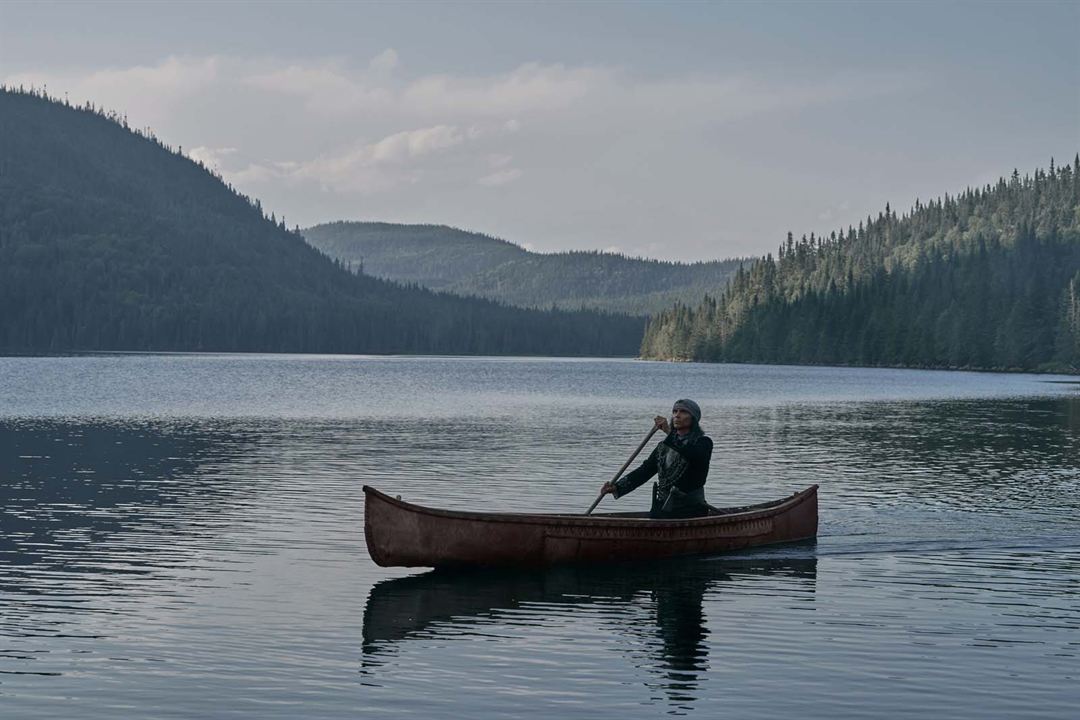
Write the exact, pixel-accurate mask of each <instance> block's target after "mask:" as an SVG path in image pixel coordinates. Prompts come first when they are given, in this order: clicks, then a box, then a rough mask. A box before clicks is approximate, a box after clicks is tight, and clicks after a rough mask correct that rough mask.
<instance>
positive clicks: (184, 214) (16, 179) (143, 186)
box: [0, 89, 643, 355]
mask: <svg viewBox="0 0 1080 720" xmlns="http://www.w3.org/2000/svg"><path fill="white" fill-rule="evenodd" d="M642 328H643V322H642V321H641V320H640V319H638V318H631V317H628V316H616V315H609V314H602V313H595V312H538V311H526V310H521V309H518V308H511V307H505V306H501V305H498V304H496V303H492V302H488V301H483V300H477V299H465V298H460V297H456V296H452V295H446V294H437V293H433V292H429V291H425V290H420V289H416V288H406V287H402V286H399V285H396V284H392V283H388V282H384V281H381V280H378V279H375V278H372V277H367V276H357V275H355V274H353V273H350V272H349V271H348V270H347V269H346V268H344V267H342V266H341V264H340V263H337V262H335V261H334V260H332V259H330V258H328V257H327V256H325V255H323V254H321V253H319V252H318V251H317V250H315V249H313V248H312V247H311V246H310V245H308V244H307V243H305V242H304V241H303V238H302V237H301V236H300V234H299V232H298V231H290V230H287V229H286V226H285V222H284V219H282V220H280V221H279V220H277V219H276V218H275V217H274V216H273V215H271V216H269V217H266V216H265V215H264V213H263V211H262V209H261V207H260V206H259V203H258V202H257V201H252V200H250V199H248V198H246V197H244V196H242V195H240V194H239V193H237V192H235V191H233V190H232V189H231V188H230V187H228V186H226V185H225V184H224V183H223V182H222V181H221V180H220V179H219V178H218V177H215V176H214V175H213V174H211V173H210V172H208V171H207V170H206V169H204V168H203V167H202V166H201V165H199V164H197V163H195V162H193V161H192V160H190V159H188V158H186V157H184V156H183V154H182V153H181V152H180V149H179V148H177V150H176V151H173V150H172V149H171V148H169V147H167V146H165V145H163V144H162V143H161V142H159V141H158V140H157V139H156V138H154V137H153V135H152V133H150V132H149V131H139V132H137V131H133V130H131V129H129V128H128V127H127V122H126V120H125V119H124V118H122V117H119V116H116V115H115V114H104V113H102V112H100V111H98V110H95V109H94V108H92V107H89V106H88V107H81V108H79V107H71V106H68V105H67V104H66V103H63V102H59V101H57V100H52V99H48V98H46V97H43V96H42V95H41V94H40V93H37V92H23V91H22V90H10V89H0V352H3V353H24V352H29V353H40V352H63V351H83V350H213V351H282V352H345V353H455V354H473V353H484V354H529V355H537V354H542V355H634V354H636V352H637V348H638V345H639V343H640V339H641V331H642Z"/></svg>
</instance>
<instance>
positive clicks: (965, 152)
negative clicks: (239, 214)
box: [0, 0, 1080, 260]
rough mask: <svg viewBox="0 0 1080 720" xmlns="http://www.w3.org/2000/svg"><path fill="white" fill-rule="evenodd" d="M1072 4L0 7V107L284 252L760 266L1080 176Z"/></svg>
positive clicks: (1077, 6)
mask: <svg viewBox="0 0 1080 720" xmlns="http://www.w3.org/2000/svg"><path fill="white" fill-rule="evenodd" d="M1078 32H1080V3H1077V2H1037V1H1031V0H1029V1H1028V2H1023V3H1004V2H996V3H993V2H982V3H943V2H930V3H918V2H904V3H895V4H889V3H883V2H873V3H862V4H853V3H814V2H798V3H774V4H761V3H753V4H751V3H714V4H703V3H686V4H679V3H670V2H668V3H663V4H660V3H602V2H593V3H579V4H571V3H566V4H561V3H546V4H543V5H525V4H521V3H512V4H511V3H507V4H447V3H438V4H423V3H397V4H360V3H349V4H346V3H318V2H304V3H239V2H230V3H205V4H199V3H193V2H184V3H153V4H151V3H146V4H141V5H139V4H134V3H95V2H86V1H84V2H78V3H73V4H65V3H46V2H35V3H27V4H22V3H14V2H11V1H10V0H7V1H0V80H3V81H4V82H7V83H8V84H12V83H14V84H18V83H27V84H30V83H33V84H37V85H39V86H40V85H42V84H47V86H48V90H49V92H50V93H51V94H53V95H58V96H64V95H65V94H67V96H68V97H69V98H70V99H71V100H72V101H76V102H80V103H81V102H82V101H84V100H91V101H93V102H94V103H95V104H98V105H104V106H105V107H107V108H111V109H115V110H118V111H120V112H123V113H126V114H127V116H128V119H129V121H130V122H131V124H133V125H135V126H137V127H146V126H149V127H152V128H153V129H154V131H155V132H156V133H157V135H158V136H159V137H160V138H161V139H162V140H163V141H165V142H166V143H169V144H171V145H173V146H176V145H180V146H182V147H183V149H184V152H185V153H187V154H189V155H191V156H192V157H197V158H199V159H201V160H203V161H204V162H206V163H207V164H209V165H212V166H214V167H216V168H218V169H219V170H220V171H221V173H222V174H223V175H224V176H225V178H226V179H227V180H229V181H230V182H232V183H233V184H234V185H236V186H237V187H238V188H239V189H240V190H241V191H242V192H244V193H246V194H249V195H253V196H255V197H258V198H260V200H261V201H262V204H263V207H264V208H267V209H268V210H273V211H274V212H275V213H276V214H277V215H278V216H279V217H280V216H281V215H285V217H286V219H287V221H288V223H289V225H290V226H291V225H293V224H296V223H298V224H300V225H301V226H306V225H310V224H314V223H318V222H324V221H331V220H339V219H360V220H387V221H394V222H425V223H442V224H448V225H454V226H457V227H462V228H467V229H471V230H478V231H482V232H485V233H488V234H492V235H496V236H499V237H503V238H506V239H508V240H510V241H513V242H516V243H519V244H522V245H525V246H526V247H529V248H531V249H535V250H540V251H553V250H567V249H610V250H617V251H619V252H624V253H628V254H631V255H644V256H648V257H658V258H665V259H677V260H699V259H713V258H721V257H729V256H734V255H744V254H759V253H763V252H767V251H770V250H774V249H775V247H776V246H777V245H778V244H779V243H780V242H781V240H782V239H783V237H784V235H785V234H786V233H787V231H789V230H791V231H792V232H794V233H795V234H796V235H801V234H803V233H809V232H811V231H813V232H817V233H822V232H825V233H827V232H829V231H830V230H834V229H837V228H840V227H846V226H847V225H848V224H857V223H858V222H859V220H860V219H862V218H865V217H866V215H867V214H869V213H873V214H874V215H876V214H877V213H878V212H879V211H880V210H882V209H883V208H884V206H885V203H886V202H890V203H892V205H893V207H894V208H895V209H898V210H901V211H903V210H904V209H906V208H908V207H910V205H911V204H912V203H913V202H914V200H915V198H916V197H920V198H923V199H926V198H930V197H937V196H940V195H941V194H942V193H944V192H949V193H953V192H956V191H958V190H962V189H963V188H964V187H966V186H968V185H977V184H983V183H986V182H992V181H993V180H995V179H996V178H997V177H998V176H1000V175H1005V174H1008V173H1009V172H1011V171H1012V169H1013V168H1019V169H1020V171H1021V172H1022V173H1023V172H1028V171H1031V170H1033V169H1034V168H1035V167H1045V166H1046V165H1047V164H1048V163H1049V161H1050V158H1051V157H1054V158H1056V159H1057V160H1058V161H1059V162H1062V161H1066V160H1071V159H1072V157H1073V155H1074V154H1075V153H1076V152H1077V150H1080V49H1078V48H1080V43H1078V41H1077V37H1078Z"/></svg>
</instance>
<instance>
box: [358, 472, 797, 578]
mask: <svg viewBox="0 0 1080 720" xmlns="http://www.w3.org/2000/svg"><path fill="white" fill-rule="evenodd" d="M364 493H365V496H366V498H365V503H364V519H365V526H364V537H365V539H366V541H367V546H368V552H369V553H370V554H371V558H372V559H373V560H374V561H375V562H376V563H377V564H378V565H381V566H383V567H454V566H510V565H513V566H522V565H532V566H544V565H556V564H561V563H592V562H611V561H618V560H631V559H649V558H664V557H677V556H689V555H712V554H717V553H723V552H730V551H733V550H741V549H743V548H749V547H757V546H760V545H773V544H777V543H785V542H796V541H799V540H808V539H811V538H814V537H816V536H817V523H818V518H817V486H816V485H814V486H812V487H810V488H808V489H807V490H804V491H802V492H800V493H796V494H795V495H792V496H791V497H789V498H785V499H784V500H778V501H775V502H772V503H763V504H762V505H756V506H750V507H748V508H741V509H740V511H739V512H732V513H725V514H722V515H713V516H710V517H705V518H694V519H691V520H650V519H645V518H629V517H625V516H623V517H620V516H614V515H589V516H586V515H527V514H517V513H470V512H457V511H452V510H437V509H433V508H426V507H422V506H419V505H413V504H410V503H407V502H403V501H401V500H397V499H394V498H392V497H390V496H388V495H386V494H384V493H381V492H379V491H378V490H375V489H374V488H370V487H367V486H365V487H364Z"/></svg>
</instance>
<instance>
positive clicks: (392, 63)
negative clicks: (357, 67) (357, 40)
mask: <svg viewBox="0 0 1080 720" xmlns="http://www.w3.org/2000/svg"><path fill="white" fill-rule="evenodd" d="M398 64H399V60H398V54H397V51H396V50H394V49H393V48H387V49H386V50H383V51H382V52H381V53H379V54H378V55H376V56H375V57H373V58H371V62H369V63H368V68H370V69H371V70H372V71H374V72H377V73H388V72H391V71H393V70H396V69H397V66H398Z"/></svg>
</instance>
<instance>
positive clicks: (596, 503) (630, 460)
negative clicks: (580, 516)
mask: <svg viewBox="0 0 1080 720" xmlns="http://www.w3.org/2000/svg"><path fill="white" fill-rule="evenodd" d="M659 429H660V427H659V426H657V425H653V429H652V430H650V431H649V434H648V435H646V436H645V439H644V440H642V441H641V444H640V445H638V446H637V450H635V451H634V454H633V455H631V456H630V458H629V459H628V460H627V461H626V462H624V463H623V466H622V467H621V468H619V472H617V473H615V477H613V478H611V482H615V481H616V480H618V479H619V478H620V477H622V474H623V471H624V470H626V468H628V467H630V463H632V462H634V458H636V457H637V456H638V453H639V452H641V448H643V447H645V443H647V442H649V439H650V438H652V436H653V435H655V434H656V431H657V430H659ZM604 495H605V493H600V495H599V496H598V497H597V498H596V499H595V500H593V504H592V505H590V506H589V509H588V510H586V511H585V514H586V515H592V511H593V510H595V509H596V506H597V505H599V504H600V501H601V500H603V499H604Z"/></svg>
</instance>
